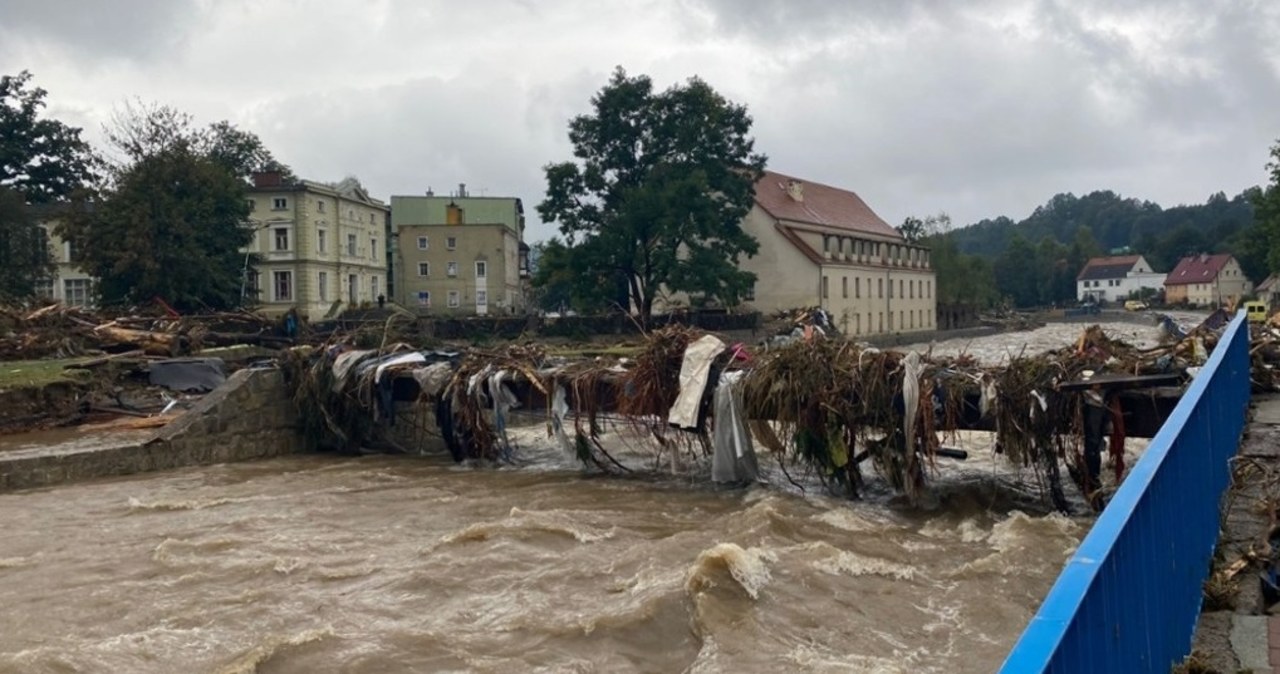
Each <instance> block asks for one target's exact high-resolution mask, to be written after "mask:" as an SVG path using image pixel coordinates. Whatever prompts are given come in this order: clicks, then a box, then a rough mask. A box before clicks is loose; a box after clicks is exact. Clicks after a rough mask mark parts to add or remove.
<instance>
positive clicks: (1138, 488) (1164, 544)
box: [1001, 312, 1250, 674]
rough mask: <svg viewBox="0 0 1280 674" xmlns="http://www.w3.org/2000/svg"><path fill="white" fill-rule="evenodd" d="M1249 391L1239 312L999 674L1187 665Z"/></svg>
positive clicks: (1138, 669)
mask: <svg viewBox="0 0 1280 674" xmlns="http://www.w3.org/2000/svg"><path fill="white" fill-rule="evenodd" d="M1249 391H1250V346H1249V328H1248V326H1247V324H1246V322H1245V315H1244V313H1243V312H1241V313H1240V314H1239V315H1237V316H1236V318H1235V319H1234V320H1233V321H1232V322H1231V324H1230V325H1229V326H1228V327H1227V330H1226V332H1225V333H1224V334H1223V336H1222V339H1221V340H1220V341H1219V343H1218V346H1217V348H1215V349H1214V351H1213V353H1212V354H1211V356H1210V357H1209V360H1208V362H1207V363H1206V364H1205V365H1204V367H1203V368H1202V369H1201V370H1200V372H1199V373H1198V374H1197V375H1196V377H1195V379H1194V380H1193V382H1192V383H1191V385H1190V386H1189V387H1188V389H1187V391H1186V393H1185V394H1183V396H1182V400H1181V401H1180V402H1179V404H1178V406H1177V407H1176V408H1175V409H1174V411H1173V414H1172V415H1171V416H1170V417H1169V419H1168V420H1167V421H1166V422H1165V425H1164V427H1163V428H1162V429H1161V430H1160V432H1159V433H1158V434H1157V435H1156V437H1155V438H1154V439H1153V440H1152V441H1151V444H1150V445H1149V446H1148V448H1147V451H1146V452H1145V453H1144V454H1143V456H1142V458H1141V459H1140V460H1139V461H1138V464H1137V465H1136V466H1134V468H1133V470H1132V472H1131V473H1130V474H1129V476H1128V478H1127V479H1126V480H1125V481H1124V483H1123V484H1122V485H1121V487H1120V489H1119V490H1118V491H1117V492H1116V494H1115V496H1114V497H1113V498H1112V500H1111V502H1110V504H1109V505H1108V506H1107V508H1106V509H1105V510H1104V511H1103V512H1102V514H1101V516H1099V518H1098V520H1097V522H1096V523H1095V524H1094V525H1093V528H1092V529H1091V530H1090V531H1089V534H1088V536H1086V537H1085V539H1084V541H1083V542H1082V543H1081V544H1080V547H1079V548H1078V549H1077V550H1076V552H1075V554H1074V555H1073V556H1072V558H1071V560H1070V561H1069V562H1068V563H1067V566H1066V568H1065V569H1064V570H1063V572H1062V575H1060V576H1059V577H1058V581H1057V582H1056V583H1055V584H1054V586H1053V589H1052V590H1050V592H1049V595H1048V596H1047V597H1046V598H1045V601H1044V603H1043V604H1042V605H1041V606H1040V610H1039V611H1038V612H1037V613H1036V615H1035V617H1034V618H1033V619H1032V620H1031V623H1030V624H1029V625H1028V626H1027V629H1026V631H1025V632H1023V634H1022V637H1021V639H1019V641H1018V643H1017V644H1016V645H1015V646H1014V648H1013V651H1012V652H1011V653H1010V654H1009V657H1008V659H1007V660H1006V661H1005V664H1004V667H1003V669H1002V670H1001V671H1003V672H1009V673H1010V674H1013V673H1017V674H1026V673H1028V672H1124V673H1129V672H1168V671H1169V670H1170V668H1171V667H1172V666H1173V665H1174V664H1175V663H1177V662H1180V661H1181V660H1182V659H1183V658H1185V657H1186V656H1187V654H1188V653H1189V652H1190V650H1191V640H1192V636H1193V632H1194V629H1195V625H1196V620H1197V617H1198V616H1199V613H1200V603H1201V597H1202V593H1201V586H1202V584H1203V583H1204V580H1205V578H1206V576H1207V575H1208V572H1209V564H1210V561H1211V558H1212V555H1213V549H1214V545H1215V543H1216V542H1217V538H1218V529H1219V505H1220V501H1221V498H1222V495H1223V492H1224V490H1225V489H1226V487H1227V484H1228V481H1229V477H1230V460H1231V458H1232V457H1233V456H1235V454H1236V450H1237V448H1238V446H1239V441H1240V435H1241V433H1242V432H1243V430H1244V424H1245V417H1246V414H1247V411H1248V404H1249Z"/></svg>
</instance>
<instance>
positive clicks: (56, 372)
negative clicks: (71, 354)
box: [0, 358, 91, 391]
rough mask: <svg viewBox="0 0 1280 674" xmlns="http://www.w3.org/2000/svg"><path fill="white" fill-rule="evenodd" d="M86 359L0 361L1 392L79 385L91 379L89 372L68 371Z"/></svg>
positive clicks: (79, 370)
mask: <svg viewBox="0 0 1280 674" xmlns="http://www.w3.org/2000/svg"><path fill="white" fill-rule="evenodd" d="M85 360H87V359H85V358H62V359H55V360H13V361H0V391H6V390H9V389H19V388H40V387H42V386H47V385H49V384H55V383H58V382H71V383H79V382H84V381H86V380H87V379H89V378H90V377H91V374H90V373H89V371H88V370H81V369H75V368H72V369H67V365H74V364H76V363H82V362H84V361H85Z"/></svg>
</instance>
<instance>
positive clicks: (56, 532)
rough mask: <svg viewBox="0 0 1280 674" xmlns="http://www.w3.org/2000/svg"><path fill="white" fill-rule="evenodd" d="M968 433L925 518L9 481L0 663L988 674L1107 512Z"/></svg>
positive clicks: (460, 475)
mask: <svg viewBox="0 0 1280 674" xmlns="http://www.w3.org/2000/svg"><path fill="white" fill-rule="evenodd" d="M524 433H525V435H524V437H525V444H536V443H537V442H539V440H538V438H540V437H541V433H540V432H538V431H537V429H526V431H525V432H524ZM543 442H544V445H545V447H550V445H549V444H545V441H543ZM967 442H969V443H970V444H971V445H975V447H973V448H972V449H973V456H972V457H971V458H970V461H969V462H966V468H965V469H964V470H953V469H944V471H943V474H942V475H940V476H939V481H940V482H941V484H942V485H943V486H944V489H942V492H941V493H942V494H943V495H942V497H941V499H940V500H939V501H938V502H937V503H935V504H933V506H932V507H931V508H929V509H927V510H922V509H912V508H907V507H905V506H903V505H901V504H899V503H898V502H897V501H895V500H894V499H893V498H892V497H891V495H889V494H888V493H887V492H883V491H882V492H873V494H872V495H871V497H870V498H868V499H867V500H865V501H862V502H854V503H851V502H848V501H843V500H838V499H831V498H828V497H825V496H821V495H818V494H820V493H821V492H820V491H817V490H813V489H808V490H805V491H801V490H798V489H795V488H793V487H790V486H789V485H788V486H787V487H786V488H783V487H782V486H781V484H779V482H780V481H779V480H777V479H776V477H772V478H771V479H770V481H771V482H773V483H774V484H772V485H768V486H756V487H752V488H750V489H717V488H714V487H710V486H708V485H707V484H706V480H705V475H702V476H701V477H700V476H699V475H698V473H697V469H692V470H693V472H692V474H690V473H689V472H687V471H686V472H682V473H681V474H680V475H678V476H677V475H672V474H670V473H667V472H651V473H648V474H646V475H644V476H643V477H637V478H632V479H620V478H604V477H590V476H584V475H582V474H581V473H579V472H577V471H575V470H573V469H572V468H571V466H572V464H571V462H568V461H560V462H558V461H557V460H555V459H553V458H549V457H552V456H553V454H554V450H549V449H542V450H537V451H532V452H531V454H532V456H533V459H532V460H531V463H530V465H526V466H524V467H520V468H504V469H496V470H495V469H473V468H467V467H459V466H455V465H453V464H452V463H451V462H448V461H446V460H444V459H443V458H431V457H427V458H421V457H415V458H408V457H364V458H339V457H332V456H300V457H292V458H286V459H275V460H269V461H261V462H253V463H242V464H230V465H219V466H212V467H205V468H197V469H188V470H179V471H173V472H167V473H159V474H149V475H139V476H133V477H127V478H119V479H108V480H98V481H94V482H89V483H82V484H74V485H67V486H62V487H57V488H53V489H44V490H34V491H27V492H18V493H8V494H0V521H3V522H4V523H5V524H4V534H3V536H2V537H0V606H3V607H4V610H3V611H0V671H2V672H175V671H184V672H320V671H342V672H382V671H424V672H427V671H430V672H435V671H458V672H463V671H479V672H538V671H545V672H562V671H568V672H778V671H815V672H824V671H830V672H958V671H960V672H989V671H993V670H995V669H996V668H998V666H999V664H1000V662H1001V660H1002V659H1003V657H1004V655H1005V654H1006V653H1007V652H1008V649H1009V647H1010V646H1011V645H1012V644H1013V642H1014V641H1015V640H1016V638H1017V636H1018V634H1019V633H1020V631H1021V629H1022V628H1023V627H1024V626H1025V625H1026V623H1027V621H1028V619H1029V618H1030V617H1031V616H1032V614H1033V612H1034V610H1035V608H1036V607H1037V606H1038V604H1039V602H1040V600H1041V599H1042V598H1043V596H1044V595H1045V593H1046V592H1047V591H1048V589H1049V587H1050V585H1052V583H1053V580H1054V578H1055V577H1056V575H1057V573H1058V571H1059V570H1060V569H1061V566H1062V564H1063V562H1064V561H1065V560H1066V559H1067V557H1068V556H1069V554H1070V552H1071V551H1072V550H1073V549H1074V548H1075V546H1076V545H1077V544H1078V543H1079V541H1080V539H1081V537H1082V536H1083V534H1084V533H1085V532H1086V531H1087V528H1088V526H1089V523H1090V520H1088V519H1085V518H1068V517H1063V516H1059V515H1044V514H1042V513H1036V512H1035V511H1034V510H1033V509H1030V508H1029V507H1027V506H1028V504H1027V503H1022V502H1018V500H1017V499H1012V500H1011V499H1009V498H1004V497H997V496H995V495H993V494H994V493H995V491H998V490H995V488H994V487H993V486H992V485H997V484H999V483H1000V482H1001V481H1002V480H1004V479H1005V478H1004V477H1001V476H1002V473H1001V470H1002V469H1000V468H999V461H998V460H996V459H993V458H991V457H990V455H989V452H988V453H986V454H984V453H983V451H982V448H981V447H980V446H976V445H981V444H982V440H981V439H973V438H971V439H970V440H968V441H967ZM539 451H541V452H542V455H539ZM540 456H541V458H539V457H540ZM544 459H545V460H544ZM948 470H950V471H951V472H950V473H948V472H947V471H948ZM983 476H985V477H983ZM947 484H951V487H950V488H945V487H946V485H947ZM1027 513H1031V514H1027Z"/></svg>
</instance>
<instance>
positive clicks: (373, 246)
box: [369, 239, 378, 260]
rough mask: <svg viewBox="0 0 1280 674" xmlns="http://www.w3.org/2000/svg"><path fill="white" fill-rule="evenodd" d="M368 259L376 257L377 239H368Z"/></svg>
mask: <svg viewBox="0 0 1280 674" xmlns="http://www.w3.org/2000/svg"><path fill="white" fill-rule="evenodd" d="M369 259H370V260H376V259H378V240H377V239H369Z"/></svg>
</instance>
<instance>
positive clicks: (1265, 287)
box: [1254, 274, 1280, 293]
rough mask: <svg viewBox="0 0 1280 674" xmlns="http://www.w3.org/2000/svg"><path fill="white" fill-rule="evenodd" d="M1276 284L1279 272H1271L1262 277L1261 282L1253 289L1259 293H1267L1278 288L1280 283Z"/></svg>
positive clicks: (1278, 281) (1279, 277) (1279, 278)
mask: <svg viewBox="0 0 1280 674" xmlns="http://www.w3.org/2000/svg"><path fill="white" fill-rule="evenodd" d="M1277 284H1280V274H1272V275H1270V276H1268V277H1267V278H1266V279H1264V280H1263V281H1262V283H1259V284H1258V287H1257V288H1254V290H1255V291H1257V292H1260V293H1269V292H1271V291H1273V290H1280V285H1277Z"/></svg>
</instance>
